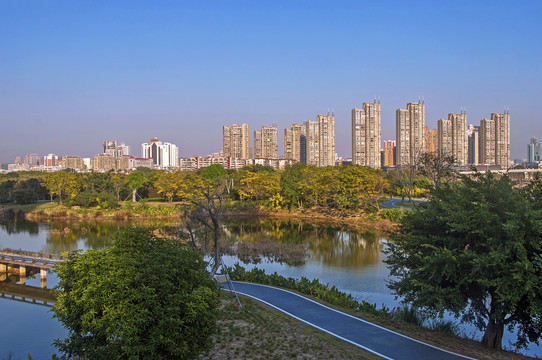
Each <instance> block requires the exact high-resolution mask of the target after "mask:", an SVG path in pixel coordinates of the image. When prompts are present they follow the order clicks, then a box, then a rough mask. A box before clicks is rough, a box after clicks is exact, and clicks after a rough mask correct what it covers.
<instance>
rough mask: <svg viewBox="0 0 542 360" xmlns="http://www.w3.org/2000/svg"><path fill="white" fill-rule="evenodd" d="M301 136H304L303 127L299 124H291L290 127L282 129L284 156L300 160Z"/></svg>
mask: <svg viewBox="0 0 542 360" xmlns="http://www.w3.org/2000/svg"><path fill="white" fill-rule="evenodd" d="M302 137H303V138H304V137H305V127H304V126H303V125H300V124H292V125H291V126H290V129H284V158H285V159H294V160H296V161H297V162H300V161H301V155H302V153H304V150H303V151H302V150H301V143H302Z"/></svg>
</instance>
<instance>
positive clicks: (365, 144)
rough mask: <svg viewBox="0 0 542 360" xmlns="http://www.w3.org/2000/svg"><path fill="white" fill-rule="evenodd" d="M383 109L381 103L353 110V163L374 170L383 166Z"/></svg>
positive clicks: (367, 104)
mask: <svg viewBox="0 0 542 360" xmlns="http://www.w3.org/2000/svg"><path fill="white" fill-rule="evenodd" d="M380 119H381V107H380V101H379V102H378V103H377V102H376V100H375V101H374V102H372V103H363V107H362V108H361V109H356V108H354V109H352V163H353V164H356V165H363V166H368V167H372V168H379V167H380V165H381V158H380V157H381V156H380V142H381V140H380V139H381V120H380Z"/></svg>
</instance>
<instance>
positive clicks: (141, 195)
mask: <svg viewBox="0 0 542 360" xmlns="http://www.w3.org/2000/svg"><path fill="white" fill-rule="evenodd" d="M209 181H211V182H212V183H213V184H214V185H213V186H221V187H223V189H224V199H225V202H229V203H231V204H234V203H235V204H240V205H242V206H244V205H246V206H250V205H262V206H265V207H266V208H268V209H271V210H280V209H289V210H293V209H311V208H318V209H323V210H328V211H333V212H337V213H340V214H347V213H351V212H356V211H375V210H379V202H380V201H381V200H382V198H383V197H386V196H389V195H391V194H394V195H396V196H403V197H404V196H405V194H407V193H408V194H409V195H410V194H413V196H422V195H424V194H426V193H427V192H428V190H429V189H430V187H431V182H430V181H429V180H428V179H427V178H425V177H423V176H421V175H417V176H416V177H415V178H414V179H412V177H411V176H410V177H409V175H408V174H406V173H403V172H401V171H392V172H388V173H384V172H383V171H381V170H376V169H371V168H367V167H363V166H357V165H346V166H334V167H326V168H318V167H315V166H307V165H304V164H295V165H293V166H288V167H287V168H286V169H285V170H278V171H276V170H273V169H272V168H271V167H268V166H261V165H254V166H247V167H244V168H242V169H240V170H237V171H235V170H226V169H224V168H223V167H222V166H220V165H211V166H209V167H207V168H203V169H200V170H198V171H196V172H188V171H179V172H165V171H158V170H149V169H145V168H140V169H138V170H137V171H134V172H132V173H130V174H124V173H114V172H107V173H73V172H69V171H58V172H54V173H35V172H33V173H30V172H28V173H27V172H19V173H10V174H7V175H2V176H1V177H0V202H4V203H5V202H15V203H17V204H28V203H33V202H36V201H39V200H47V199H49V200H55V201H57V202H59V203H61V204H64V205H68V206H81V207H94V206H100V207H101V208H104V209H107V208H116V207H118V206H119V204H120V203H121V202H123V201H127V200H131V201H132V202H137V201H140V200H141V199H146V200H149V199H151V200H160V201H168V202H173V201H187V200H189V199H190V198H191V196H193V193H194V188H195V187H196V188H198V187H199V188H201V186H204V185H205V184H206V183H208V182H209ZM407 188H408V191H407Z"/></svg>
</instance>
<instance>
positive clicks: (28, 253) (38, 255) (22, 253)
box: [0, 248, 64, 261]
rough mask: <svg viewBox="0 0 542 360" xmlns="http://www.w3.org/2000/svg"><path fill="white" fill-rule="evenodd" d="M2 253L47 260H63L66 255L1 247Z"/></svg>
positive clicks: (0, 251)
mask: <svg viewBox="0 0 542 360" xmlns="http://www.w3.org/2000/svg"><path fill="white" fill-rule="evenodd" d="M0 253H2V254H10V255H20V256H27V257H31V258H41V259H47V260H56V261H63V260H64V256H63V255H60V254H48V253H46V252H44V251H27V250H20V249H19V250H14V249H8V248H6V249H0Z"/></svg>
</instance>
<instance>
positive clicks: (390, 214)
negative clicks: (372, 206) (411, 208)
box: [380, 209, 405, 222]
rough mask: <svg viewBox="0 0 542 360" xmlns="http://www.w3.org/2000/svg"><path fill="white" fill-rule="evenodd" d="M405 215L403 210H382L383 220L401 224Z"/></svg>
mask: <svg viewBox="0 0 542 360" xmlns="http://www.w3.org/2000/svg"><path fill="white" fill-rule="evenodd" d="M404 215H405V210H403V209H382V210H380V217H381V218H382V219H388V220H390V221H393V222H399V220H401V219H402V218H403V216H404Z"/></svg>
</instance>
